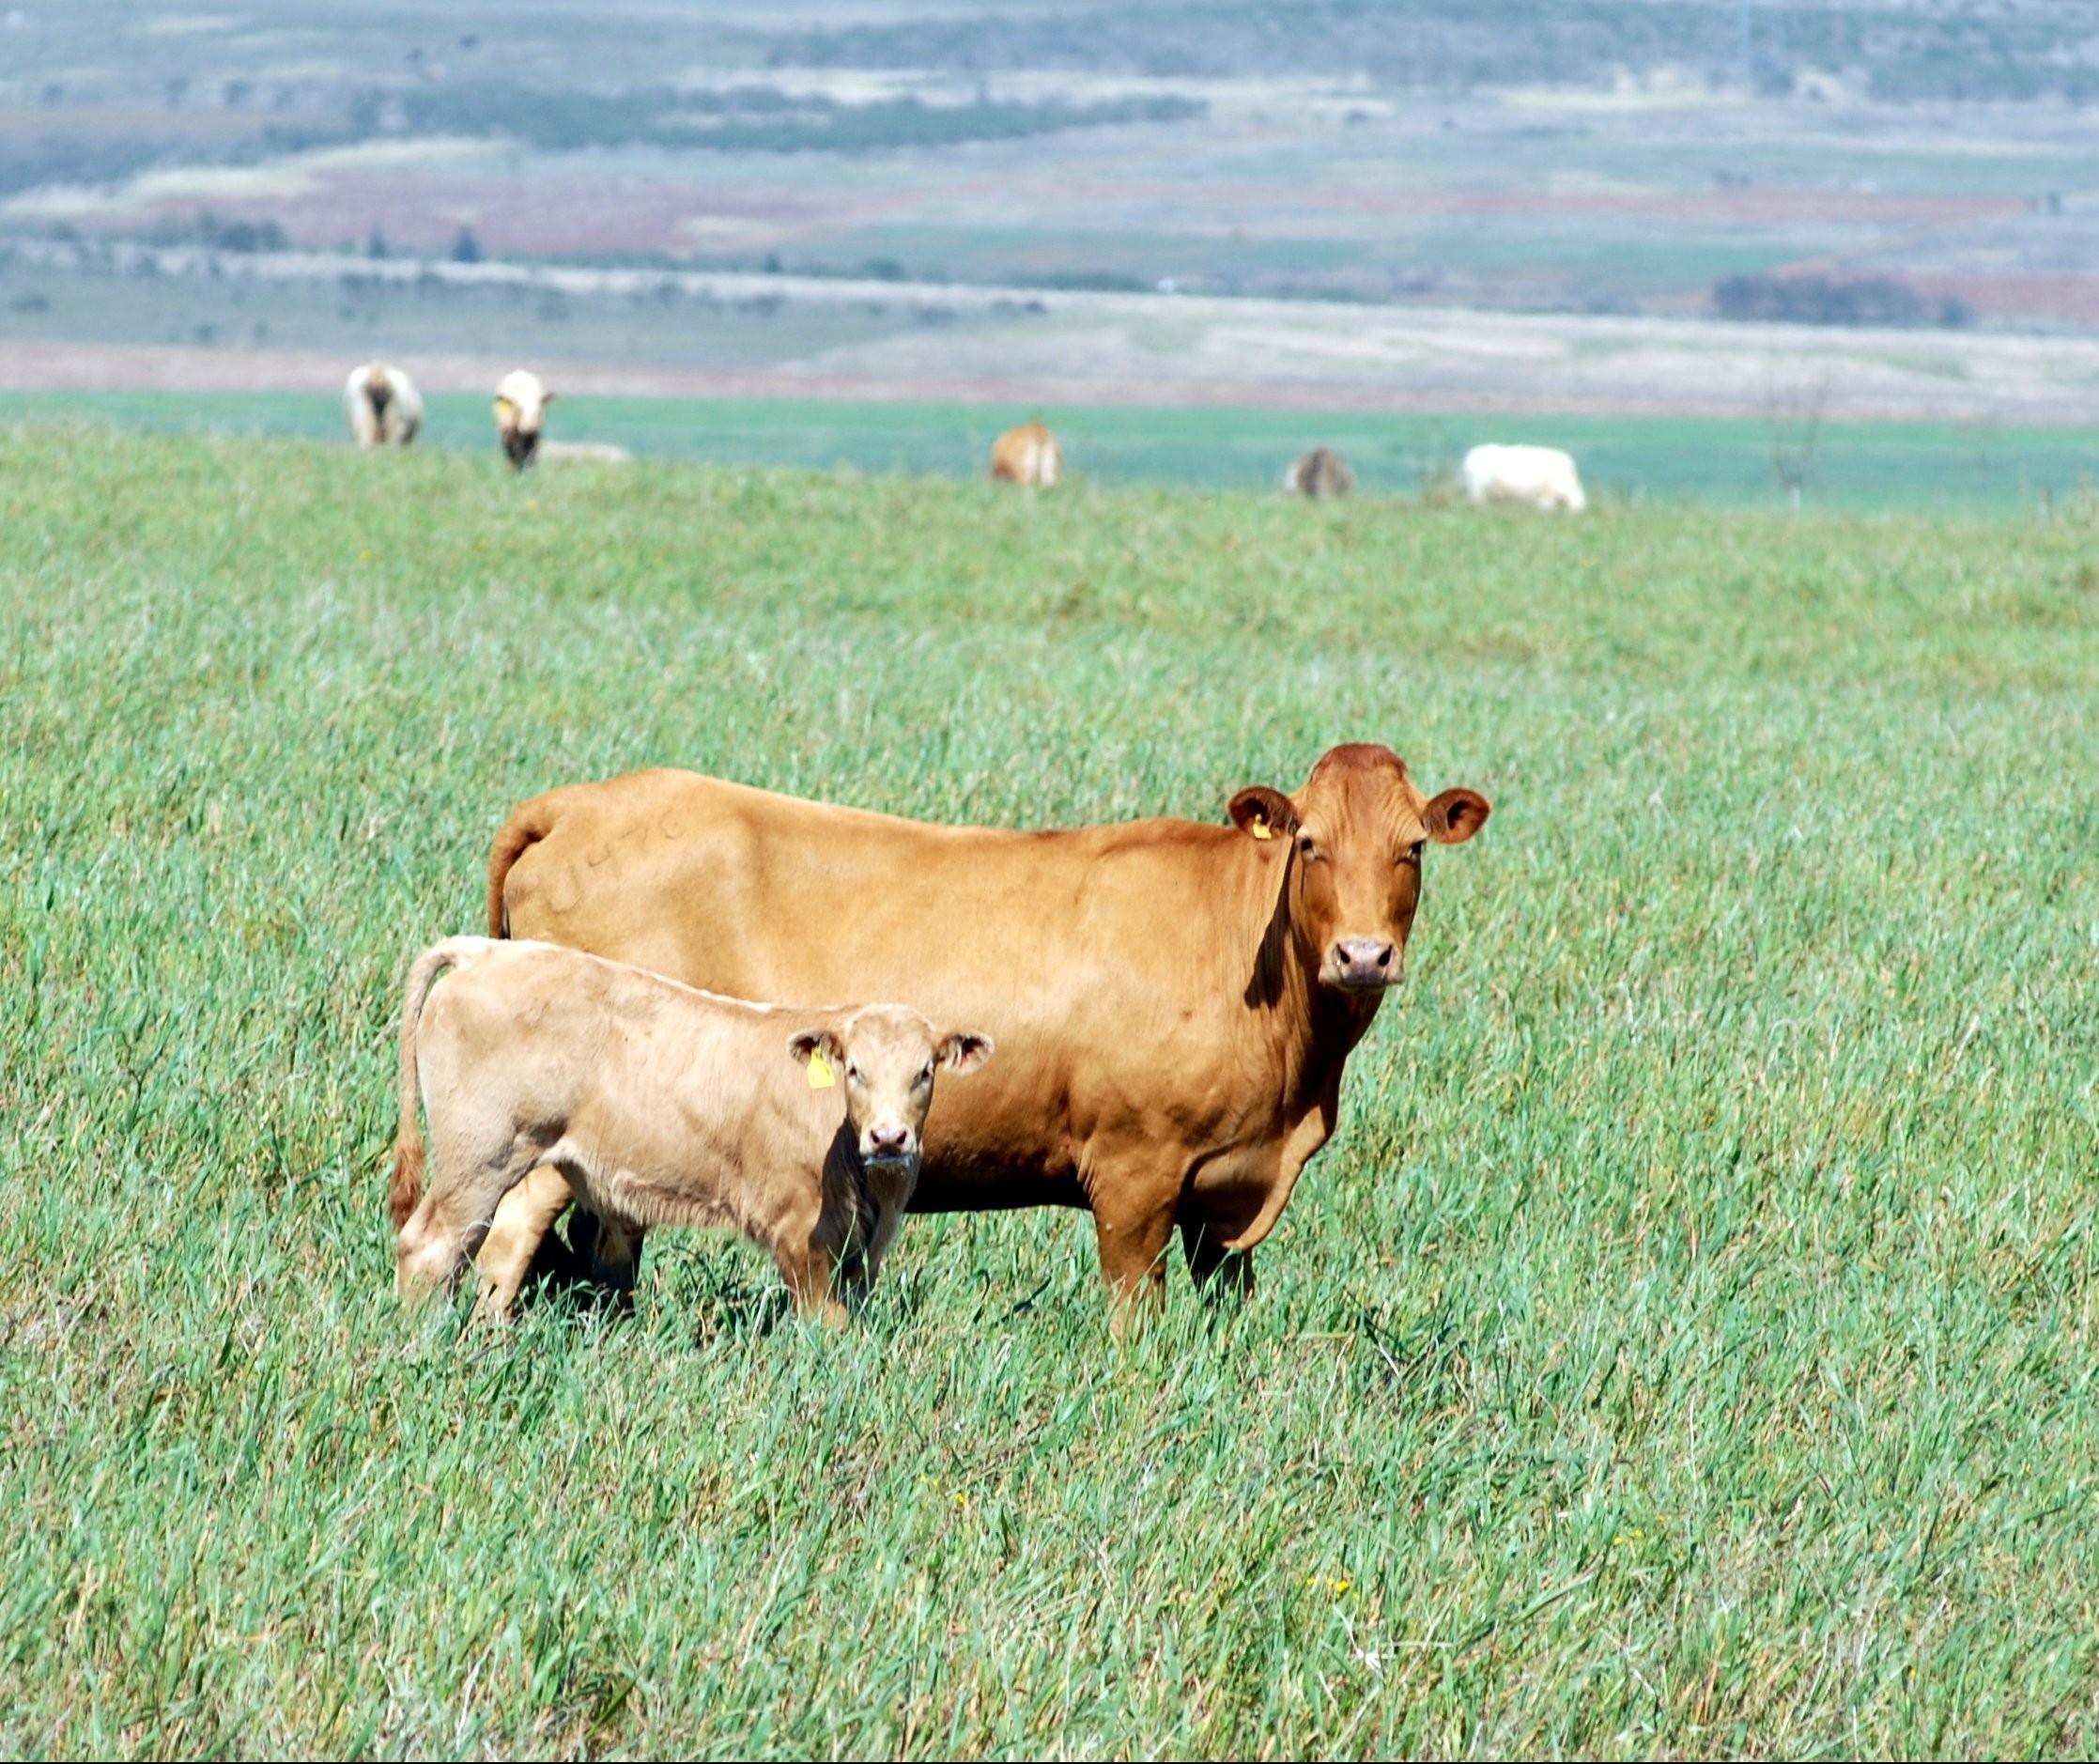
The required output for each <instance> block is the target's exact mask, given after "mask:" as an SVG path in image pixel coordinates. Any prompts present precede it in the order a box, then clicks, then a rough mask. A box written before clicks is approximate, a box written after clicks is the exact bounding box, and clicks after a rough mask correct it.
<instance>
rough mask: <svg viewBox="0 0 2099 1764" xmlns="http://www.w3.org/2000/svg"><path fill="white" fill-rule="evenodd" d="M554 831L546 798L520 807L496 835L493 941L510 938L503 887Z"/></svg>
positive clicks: (491, 881)
mask: <svg viewBox="0 0 2099 1764" xmlns="http://www.w3.org/2000/svg"><path fill="white" fill-rule="evenodd" d="M553 830H554V811H553V809H552V808H551V807H550V806H549V805H548V801H547V798H546V797H533V798H532V800H531V801H530V802H526V803H520V804H519V805H518V807H517V809H516V810H514V811H513V812H512V813H511V816H510V819H509V820H507V821H505V822H504V823H503V824H502V831H501V832H499V833H498V834H497V835H496V843H495V845H494V847H493V848H492V849H491V850H490V851H489V853H488V935H489V936H491V937H507V936H509V935H510V914H509V912H508V911H507V910H506V909H505V907H504V905H503V900H502V891H503V884H504V883H506V882H508V881H509V880H510V872H511V868H512V866H513V865H515V864H516V863H517V859H520V858H522V857H523V856H524V855H525V853H526V852H527V851H529V850H531V849H532V846H534V845H536V844H538V843H539V842H540V841H541V840H543V839H545V838H546V837H547V835H548V834H549V833H551V832H552V831H553Z"/></svg>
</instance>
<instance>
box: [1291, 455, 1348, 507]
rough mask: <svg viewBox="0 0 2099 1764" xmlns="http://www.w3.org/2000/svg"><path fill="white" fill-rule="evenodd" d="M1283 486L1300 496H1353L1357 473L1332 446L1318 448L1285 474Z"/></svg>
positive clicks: (1303, 457)
mask: <svg viewBox="0 0 2099 1764" xmlns="http://www.w3.org/2000/svg"><path fill="white" fill-rule="evenodd" d="M1283 487H1284V488H1285V489H1286V490H1295V491H1296V492H1297V493H1298V494H1299V495H1300V496H1315V497H1317V496H1352V495H1354V494H1355V473H1354V472H1350V470H1349V462H1348V461H1347V460H1346V459H1344V458H1342V457H1341V456H1340V455H1339V454H1337V453H1335V451H1334V449H1333V448H1331V447H1315V448H1313V449H1312V451H1311V452H1310V453H1308V454H1305V455H1304V456H1302V457H1301V458H1300V459H1299V460H1298V462H1297V463H1296V464H1295V465H1294V466H1292V467H1291V468H1290V469H1289V471H1288V472H1285V473H1284V474H1283Z"/></svg>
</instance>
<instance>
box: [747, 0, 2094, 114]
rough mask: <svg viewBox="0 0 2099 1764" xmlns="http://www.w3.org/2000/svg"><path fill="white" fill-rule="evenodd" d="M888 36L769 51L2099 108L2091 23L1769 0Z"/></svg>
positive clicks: (1130, 21) (1364, 3)
mask: <svg viewBox="0 0 2099 1764" xmlns="http://www.w3.org/2000/svg"><path fill="white" fill-rule="evenodd" d="M897 11H898V13H899V14H901V16H899V17H896V18H893V19H887V20H884V21H882V22H879V23H844V22H842V21H841V23H836V24H828V23H817V24H814V25H810V24H806V23H795V24H794V25H791V26H788V27H785V28H782V29H781V30H779V31H778V32H776V33H771V34H767V35H765V36H764V37H762V38H761V39H760V40H761V41H762V42H763V43H764V45H765V54H766V56H767V59H768V60H769V62H770V63H771V65H772V66H774V67H779V68H786V67H805V68H807V67H837V68H898V69H903V68H910V69H921V68H936V69H943V70H951V71H960V72H995V71H999V70H1019V69H1030V70H1033V69H1055V70H1068V71H1073V72H1086V73H1134V74H1149V75H1154V76H1165V77H1180V78H1205V79H1230V78H1237V77H1243V76H1248V75H1257V76H1265V77H1272V78H1273V77H1275V76H1278V75H1291V74H1303V75H1315V76H1320V75H1324V76H1329V77H1331V76H1332V75H1334V74H1336V73H1365V74H1367V75H1368V76H1369V77H1370V78H1371V80H1373V81H1374V82H1375V83H1377V84H1378V85H1384V86H1391V87H1400V88H1417V89H1443V90H1451V89H1457V90H1463V89H1466V88H1468V87H1472V86H1476V85H1512V84H1530V83H1533V82H1549V83H1552V84H1584V83H1596V84H1604V85H1607V84H1609V83H1610V82H1611V81H1612V80H1613V79H1614V78H1616V77H1617V76H1618V75H1619V74H1620V73H1622V72H1623V71H1625V70H1628V69H1629V70H1634V71H1636V72H1637V71H1644V70H1656V69H1660V68H1671V69H1686V68H1688V69H1694V70H1698V71H1700V72H1703V73H1705V74H1706V75H1707V76H1709V77H1712V78H1715V79H1719V80H1723V81H1729V82H1739V81H1742V80H1744V79H1745V78H1746V79H1747V80H1749V81H1750V82H1751V83H1752V84H1753V85H1756V86H1757V87H1759V88H1760V89H1762V90H1764V91H1766V92H1767V93H1773V94H1778V93H1784V92H1787V91H1790V90H1791V89H1792V85H1793V80H1794V75H1795V73H1796V72H1797V71H1798V70H1802V69H1808V68H1813V69H1819V70H1824V71H1842V72H1843V73H1844V75H1845V77H1846V78H1847V79H1849V80H1852V81H1853V82H1855V83H1856V84H1857V85H1860V87H1861V88H1863V89H1867V90H1870V91H1871V92H1872V93H1873V95H1874V96H1875V97H1876V98H1882V99H1887V100H1890V101H1897V102H1900V101H1910V100H1936V99H1971V100H1993V101H2016V100H2027V99H2035V98H2044V97H2047V98H2058V99H2061V100H2065V101H2069V102H2072V103H2080V104H2081V103H2090V102H2093V101H2099V12H2094V11H2093V9H2092V8H2089V7H2084V8H2076V7H2070V6H2053V7H2028V8H2023V9H2020V10H2014V8H2012V7H2010V6H2004V7H1999V8H1991V9H1990V10H1988V11H1984V10H1983V8H1978V7H1973V6H1968V7H1954V6H1932V7H1926V6H1922V5H1901V6H1897V5H1883V6H1873V7H1863V6H1843V5H1838V4H1832V3H1831V0H1792V3H1790V4H1781V3H1776V0H1762V3H1760V4H1759V5H1757V6H1756V7H1754V8H1741V7H1737V6H1734V5H1721V6H1716V5H1713V4H1711V0H1648V3H1647V4H1644V5H1637V6H1636V5H1628V4H1627V0H1553V4H1552V5H1551V6H1550V7H1541V6H1539V5H1538V4H1537V3H1536V0H1158V3H1157V4H1154V5H1150V6H1142V7H1119V8H1104V7H1086V8H1071V7H1064V8H1059V7H1040V8H1038V7H1011V8H996V9H995V10H994V9H992V8H980V9H978V10H977V11H975V12H974V13H970V14H958V15H954V16H949V15H947V14H943V15H942V16H940V17H938V18H913V17H912V16H910V12H909V9H908V8H897Z"/></svg>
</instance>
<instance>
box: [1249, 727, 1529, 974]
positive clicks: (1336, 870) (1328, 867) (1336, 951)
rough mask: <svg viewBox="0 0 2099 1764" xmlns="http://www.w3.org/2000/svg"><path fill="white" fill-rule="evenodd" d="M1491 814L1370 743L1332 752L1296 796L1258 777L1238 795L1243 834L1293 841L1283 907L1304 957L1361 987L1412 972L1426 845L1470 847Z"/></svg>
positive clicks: (1474, 796)
mask: <svg viewBox="0 0 2099 1764" xmlns="http://www.w3.org/2000/svg"><path fill="white" fill-rule="evenodd" d="M1488 812H1489V808H1488V802H1487V798H1486V797H1483V796H1481V795H1480V794H1479V793H1478V792H1477V791H1476V790H1465V789H1462V788H1459V789H1452V790H1446V791H1444V792H1443V794H1442V795H1440V796H1437V797H1424V796H1423V795H1422V794H1421V792H1420V791H1418V790H1416V789H1415V788H1414V785H1413V781H1412V779H1410V778H1409V777H1408V776H1407V767H1406V764H1405V762H1404V761H1402V760H1401V759H1400V758H1399V756H1398V755H1397V753H1394V752H1393V751H1392V750H1391V749H1389V748H1381V747H1374V746H1370V745H1368V744H1365V743H1356V744H1352V745H1350V746H1347V747H1337V748H1335V749H1333V750H1330V751H1329V752H1327V753H1326V754H1325V755H1323V756H1322V757H1321V758H1320V762H1319V764H1318V765H1316V766H1313V767H1312V775H1311V777H1309V778H1308V779H1306V780H1305V781H1304V787H1303V788H1302V789H1300V790H1299V791H1298V793H1297V794H1296V795H1295V796H1294V797H1286V796H1285V795H1284V794H1283V793H1282V792H1281V791H1279V790H1272V789H1271V788H1269V786H1268V785H1266V784H1256V785H1253V786H1252V787H1251V788H1249V789H1246V790H1242V791H1241V792H1240V793H1239V794H1238V795H1237V796H1236V797H1233V798H1232V800H1231V818H1232V820H1233V821H1234V822H1235V823H1237V825H1238V827H1239V829H1240V831H1241V832H1242V833H1244V834H1245V835H1246V836H1247V837H1249V838H1251V839H1256V840H1273V841H1283V842H1287V844H1286V845H1284V846H1282V847H1280V849H1282V850H1284V852H1285V861H1286V863H1287V864H1288V866H1289V867H1288V870H1287V872H1286V874H1285V879H1284V884H1283V887H1284V902H1283V905H1284V909H1285V916H1286V917H1287V919H1288V921H1289V935H1290V937H1291V940H1292V942H1293V943H1294V944H1295V946H1296V948H1297V951H1298V953H1299V955H1300V957H1301V959H1302V960H1303V961H1304V965H1305V966H1306V967H1310V968H1312V969H1314V970H1315V971H1316V972H1317V974H1318V977H1319V983H1320V985H1321V986H1323V987H1327V988H1330V989H1332V990H1334V991H1335V992H1342V993H1352V994H1359V995H1362V994H1369V995H1375V994H1377V993H1380V992H1381V991H1382V990H1383V989H1384V988H1385V987H1387V986H1391V985H1396V984H1397V983H1399V982H1400V981H1402V980H1404V979H1405V978H1406V973H1407V934H1408V932H1409V931H1410V930H1411V929H1412V925H1413V918H1414V909H1415V908H1416V907H1417V906H1418V905H1420V904H1421V854H1422V851H1423V849H1424V848H1425V847H1426V846H1428V844H1429V843H1436V844H1439V845H1458V844H1462V843H1464V842H1465V841H1466V840H1468V839H1470V838H1472V836H1473V835H1474V833H1476V832H1478V831H1479V829H1480V828H1481V827H1483V826H1484V825H1485V824H1486V821H1487V816H1488Z"/></svg>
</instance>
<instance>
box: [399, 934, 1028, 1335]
mask: <svg viewBox="0 0 2099 1764" xmlns="http://www.w3.org/2000/svg"><path fill="white" fill-rule="evenodd" d="M447 968H450V969H452V970H453V973H452V977H451V978H450V980H449V981H447V982H446V983H445V984H444V985H443V986H442V987H441V988H439V989H438V990H437V991H436V992H435V994H434V995H433V992H432V988H433V987H434V986H436V983H437V979H438V976H439V975H440V973H442V972H443V971H444V970H445V969H447ZM990 1054H991V1044H990V1042H989V1041H987V1040H986V1039H985V1038H984V1037H982V1036H980V1035H969V1034H953V1035H945V1036H943V1035H938V1034H935V1033H934V1029H933V1028H932V1026H931V1025H930V1024H928V1023H927V1021H926V1020H925V1018H924V1017H922V1016H920V1015H919V1014H918V1013H917V1012H916V1011H913V1010H911V1009H909V1008H907V1007H905V1006H903V1005H882V1004H877V1005H866V1006H861V1007H858V1008H852V1007H847V1008H838V1009H822V1010H804V1009H798V1008H795V1007H791V1006H780V1005H759V1004H745V1003H743V1002H742V1001H740V1000H738V999H733V998H718V997H716V996H715V995H714V994H712V993H704V992H698V991H695V990H694V989H693V988H692V987H689V986H685V985H681V984H679V983H677V982H676V981H671V980H666V979H664V978H662V977H661V976H660V975H656V974H652V973H649V972H647V971H645V970H644V969H641V968H639V967H628V966H627V965H626V964H625V963H622V962H610V961H605V960H602V959H601V958H599V957H597V956H594V955H585V954H583V953H582V952H579V951H576V950H569V949H562V948H558V947H556V946H554V945H552V944H546V943H530V942H515V943H513V942H497V941H494V940H492V939H490V938H487V937H455V938H452V939H451V940H450V941H448V942H445V943H440V944H438V945H437V946H436V947H435V948H433V949H430V950H426V951H424V953H423V954H422V955H420V956H418V957H417V958H416V961H415V964H414V966H413V967H411V968H410V969H409V978H408V985H407V996H406V998H405V999H404V1000H403V1003H402V1010H401V1066H400V1101H401V1134H400V1140H399V1143H398V1145H397V1148H396V1150H395V1153H394V1192H393V1196H392V1202H391V1208H392V1214H393V1219H394V1226H395V1227H396V1229H397V1230H399V1232H400V1240H399V1243H398V1245H397V1246H396V1252H395V1253H396V1269H395V1275H396V1285H397V1287H398V1290H399V1292H401V1295H402V1296H403V1297H404V1298H410V1299H412V1298H417V1297H421V1296H424V1295H427V1294H430V1293H433V1292H438V1291H440V1290H449V1289H450V1288H451V1287H452V1286H453V1285H454V1284H455V1283H456V1281H457V1280H458V1277H459V1276H460V1274H461V1272H462V1271H463V1270H464V1269H465V1267H466V1264H467V1261H468V1259H469V1258H470V1257H471V1255H472V1254H473V1253H474V1251H475V1249H476V1248H478V1247H479V1246H480V1244H481V1242H482V1240H483V1238H484V1237H486V1234H487V1231H488V1227H489V1222H490V1221H491V1220H492V1219H493V1218H494V1216H495V1212H496V1207H497V1203H498V1202H500V1201H501V1200H502V1198H503V1196H504V1195H505V1194H507V1193H508V1192H509V1191H510V1189H511V1188H512V1187H513V1186H514V1185H515V1184H517V1183H518V1182H519V1181H520V1180H521V1179H522V1178H523V1177H524V1176H525V1175H526V1174H527V1173H528V1172H530V1171H532V1170H533V1169H536V1168H541V1167H546V1168H551V1169H553V1170H557V1171H559V1172H560V1173H561V1175H562V1177H563V1179H564V1180H565V1181H566V1182H567V1184H568V1185H569V1188H570V1190H571V1191H572V1193H573V1194H574V1196H575V1198H576V1199H577V1200H578V1201H579V1202H581V1203H582V1204H584V1205H585V1206H588V1207H589V1208H590V1209H591V1210H592V1211H593V1212H594V1213H596V1214H598V1215H600V1216H601V1217H602V1218H603V1220H604V1221H605V1225H606V1228H607V1230H609V1231H610V1232H612V1233H614V1234H616V1235H617V1236H618V1237H620V1238H622V1239H624V1240H625V1241H626V1242H627V1243H629V1244H633V1245H638V1244H639V1241H640V1238H641V1234H642V1233H643V1232H644V1231H646V1230H648V1229H649V1228H651V1227H652V1226H657V1225H714V1226H726V1227H728V1228H730V1229H732V1230H738V1231H741V1232H743V1234H744V1235H745V1236H747V1237H749V1238H750V1239H752V1240H753V1241H754V1242H756V1243H759V1244H762V1245H763V1246H764V1247H766V1248H767V1249H769V1250H771V1251H772V1254H773V1258H774V1260H775V1261H777V1262H778V1263H779V1271H780V1273H781V1274H782V1275H783V1276H785V1277H786V1280H787V1286H788V1290H789V1292H792V1293H793V1294H794V1298H795V1305H796V1307H797V1308H800V1309H802V1310H804V1311H810V1310H820V1311H822V1312H824V1313H825V1314H826V1316H830V1317H833V1318H837V1317H840V1316H842V1314H843V1310H842V1307H841V1305H840V1303H839V1301H838V1298H837V1296H836V1295H835V1293H834V1290H833V1287H834V1278H836V1279H838V1280H840V1281H841V1283H842V1285H843V1286H844V1288H845V1289H846V1290H847V1291H848V1292H851V1293H853V1294H855V1295H857V1294H859V1293H862V1292H865V1291H866V1289H867V1288H868V1287H869V1286H871V1285H872V1283H873V1281H874V1277H875V1275H876V1273H877V1271H878V1270H879V1268H880V1265H881V1261H882V1257H883V1255H884V1253H885V1252H886V1251H887V1248H888V1246H889V1242H890V1239H891V1238H893V1237H894V1236H895V1234H896V1229H897V1224H898V1221H899V1219H900V1217H901V1216H902V1215H903V1208H904V1205H905V1202H906V1201H908V1200H909V1199H910V1196H911V1189H912V1186H913V1184H915V1183H916V1182H917V1180H918V1156H919V1133H920V1130H921V1129H922V1127H923V1126H924V1123H925V1117H926V1110H927V1108H928V1107H929V1106H931V1104H932V1102H933V1081H934V1068H935V1067H936V1066H943V1065H944V1066H946V1067H947V1068H948V1069H949V1071H952V1072H957V1073H962V1072H973V1071H975V1070H976V1069H977V1068H978V1067H979V1066H980V1065H981V1064H983V1062H984V1060H986V1059H988V1058H989V1057H990ZM419 1091H420V1093H421V1096H422V1100H423V1105H424V1110H425V1112H426V1113H427V1114H428V1116H429V1122H430V1146H429V1154H428V1166H429V1185H428V1187H427V1189H425V1188H424V1162H425V1160H424V1144H423V1139H422V1137H421V1136H420V1134H419V1133H418V1131H417V1128H416V1099H417V1095H418V1092H419ZM509 1296H510V1294H509V1293H508V1292H504V1293H502V1294H501V1295H500V1296H499V1299H498V1302H497V1304H496V1305H495V1307H494V1308H497V1309H500V1308H502V1305H503V1304H505V1303H507V1300H508V1298H509Z"/></svg>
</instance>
